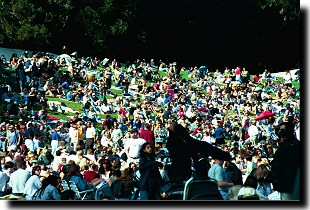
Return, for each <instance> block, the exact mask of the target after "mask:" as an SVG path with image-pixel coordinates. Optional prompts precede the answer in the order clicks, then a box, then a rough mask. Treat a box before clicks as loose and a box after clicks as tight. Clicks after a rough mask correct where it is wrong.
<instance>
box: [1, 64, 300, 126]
mask: <svg viewBox="0 0 310 210" xmlns="http://www.w3.org/2000/svg"><path fill="white" fill-rule="evenodd" d="M62 70H63V71H66V68H63V69H62ZM99 70H100V69H98V71H99ZM9 71H10V72H13V70H9ZM180 73H181V75H182V79H183V78H184V79H186V80H194V79H193V78H188V76H187V71H181V72H180ZM159 74H160V75H161V76H167V72H163V71H160V72H159ZM3 79H4V78H0V82H1V84H2V83H3ZM9 79H15V78H14V77H11V78H9ZM278 80H279V81H283V79H282V78H278ZM275 83H276V82H275ZM112 85H115V84H112ZM293 86H294V87H295V88H300V84H299V82H293ZM13 88H14V87H13ZM111 91H112V92H113V93H116V94H117V95H118V96H121V95H122V93H121V90H118V89H111ZM47 98H48V100H49V101H59V102H63V103H64V104H65V106H67V107H70V108H72V109H73V110H75V111H78V112H80V113H82V112H83V107H82V105H81V104H80V103H77V102H71V101H66V100H62V99H60V98H57V97H56V98H54V97H50V96H47ZM107 98H108V99H109V98H112V97H111V96H107ZM4 108H5V107H4V106H3V105H2V106H0V111H1V110H3V109H4ZM39 109H40V105H36V106H35V108H34V111H39ZM48 111H49V115H51V116H54V117H56V118H59V119H61V120H67V119H68V117H70V116H73V115H74V114H73V113H64V114H60V113H58V112H57V111H51V110H49V109H48ZM235 114H236V113H235V112H234V111H229V115H230V116H234V115H235ZM99 116H100V117H101V118H103V119H104V118H105V116H106V115H103V114H99ZM111 116H112V117H117V114H115V113H113V114H111ZM250 117H251V118H253V117H254V115H253V116H250ZM96 127H98V128H100V127H101V126H99V125H97V126H96Z"/></svg>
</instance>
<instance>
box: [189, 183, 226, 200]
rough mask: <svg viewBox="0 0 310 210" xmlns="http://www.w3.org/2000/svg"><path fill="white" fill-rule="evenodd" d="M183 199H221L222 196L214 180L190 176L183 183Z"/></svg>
mask: <svg viewBox="0 0 310 210" xmlns="http://www.w3.org/2000/svg"><path fill="white" fill-rule="evenodd" d="M183 200H223V197H222V195H221V193H220V191H219V190H218V184H217V182H216V181H215V180H213V179H210V178H205V179H197V178H190V179H189V180H188V181H187V182H186V183H185V187H184V194H183Z"/></svg>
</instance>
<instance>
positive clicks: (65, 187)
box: [61, 180, 71, 190]
mask: <svg viewBox="0 0 310 210" xmlns="http://www.w3.org/2000/svg"><path fill="white" fill-rule="evenodd" d="M61 185H62V188H63V189H64V190H71V189H70V186H69V185H68V182H67V181H66V180H61Z"/></svg>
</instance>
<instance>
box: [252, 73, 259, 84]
mask: <svg viewBox="0 0 310 210" xmlns="http://www.w3.org/2000/svg"><path fill="white" fill-rule="evenodd" d="M259 79H260V77H259V75H258V74H256V75H255V76H253V78H252V80H253V82H255V83H258V81H259Z"/></svg>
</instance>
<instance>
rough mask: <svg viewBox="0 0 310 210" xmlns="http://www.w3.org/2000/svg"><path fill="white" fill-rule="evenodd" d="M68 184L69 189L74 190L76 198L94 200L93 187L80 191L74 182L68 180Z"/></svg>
mask: <svg viewBox="0 0 310 210" xmlns="http://www.w3.org/2000/svg"><path fill="white" fill-rule="evenodd" d="M69 186H70V188H71V190H73V191H74V192H75V195H76V198H77V199H78V200H94V199H95V189H89V190H83V191H80V190H79V189H78V187H77V186H76V184H75V182H73V181H69Z"/></svg>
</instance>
